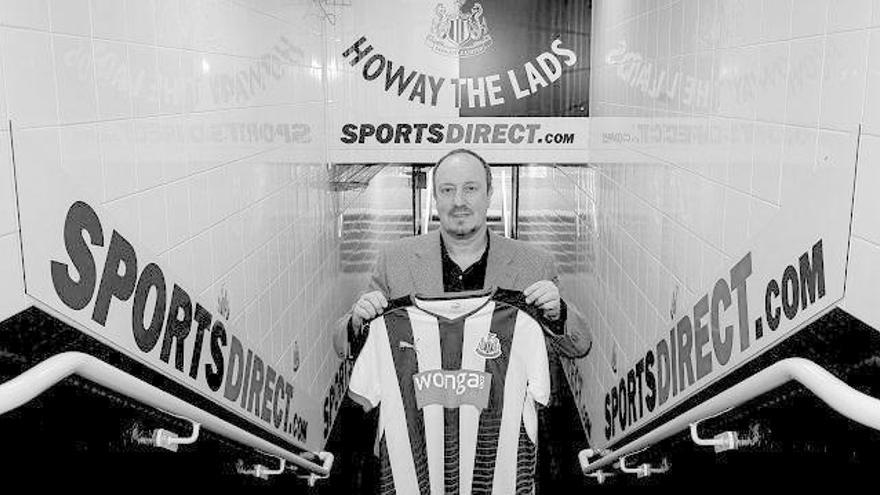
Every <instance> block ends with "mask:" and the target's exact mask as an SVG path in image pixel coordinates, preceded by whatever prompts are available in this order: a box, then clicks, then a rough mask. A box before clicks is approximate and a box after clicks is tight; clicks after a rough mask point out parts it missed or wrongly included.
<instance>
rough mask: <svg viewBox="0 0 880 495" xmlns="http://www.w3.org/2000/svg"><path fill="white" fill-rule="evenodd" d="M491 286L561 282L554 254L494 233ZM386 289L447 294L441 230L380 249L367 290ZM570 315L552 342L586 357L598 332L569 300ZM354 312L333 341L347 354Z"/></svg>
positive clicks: (388, 292)
mask: <svg viewBox="0 0 880 495" xmlns="http://www.w3.org/2000/svg"><path fill="white" fill-rule="evenodd" d="M486 265H487V266H486V281H485V283H484V286H485V287H492V286H494V287H500V288H503V289H511V290H523V289H525V288H526V287H528V286H530V285H532V284H533V283H535V282H537V281H539V280H551V281H553V282H554V283H558V278H559V277H558V275H557V273H556V264H555V263H554V260H553V256H552V255H551V254H550V253H548V252H546V251H544V250H542V249H540V248H538V247H536V246H533V245H531V244H528V243H526V242H523V241H516V240H513V239H508V238H506V237H501V236H498V235H495V234H493V233H491V232H490V233H489V258H488V260H487V264H486ZM374 290H378V291H382V293H383V294H385V296H386V297H387V298H389V299H396V298H398V297H402V296H406V295H408V294H423V295H439V294H442V293H443V268H442V261H441V255H440V232H439V231H437V230H435V231H432V232H429V233H427V234H424V235H420V236H415V237H408V238H404V239H400V240H398V241H395V242H393V243H390V244H388V245H387V246H386V247H385V248H384V249H383V250H381V251H380V253H379V258H378V260H377V262H376V266H375V268H374V269H373V274H372V278H371V280H370V286H369V288H368V289H367V290H366V292H370V291H374ZM566 307H567V318H566V321H565V331H564V333H563V334H562V335H555V334H552V333H545V336H546V337H547V342H548V343H549V344H550V345H551V346H552V347H553V348H555V349H556V350H557V351H558V352H559V353H560V354H561V355H563V356H566V357H582V356H585V355H587V353H588V352H590V347H591V345H592V336H591V334H590V329H589V327H588V326H587V322H586V320H585V319H584V317H583V315H582V314H581V313H580V311H578V310H577V308H575V307H574V306H573V305H572V304H569V303H568V302H566ZM350 318H351V313H348V314H346V315H345V316H343V317H342V318H340V319H339V320H338V321H337V323H336V331H335V334H334V336H333V345H334V348H335V349H336V352H337V354H339V355H340V357H344V356H345V355H346V353H347V352H348V350H347V347H348V345H347V337H348V321H349V319H350Z"/></svg>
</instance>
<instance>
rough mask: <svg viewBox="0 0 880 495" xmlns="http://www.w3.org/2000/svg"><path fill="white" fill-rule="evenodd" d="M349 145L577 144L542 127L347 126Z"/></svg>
mask: <svg viewBox="0 0 880 495" xmlns="http://www.w3.org/2000/svg"><path fill="white" fill-rule="evenodd" d="M340 141H342V142H343V143H345V144H355V143H357V144H364V143H371V142H377V143H380V144H388V143H394V144H421V143H431V144H439V143H446V144H532V143H547V144H574V142H575V133H573V132H549V133H548V132H541V124H508V123H497V124H486V123H479V124H478V123H470V124H437V123H435V124H424V123H422V124H402V123H399V124H387V123H385V124H345V125H343V126H342V137H340Z"/></svg>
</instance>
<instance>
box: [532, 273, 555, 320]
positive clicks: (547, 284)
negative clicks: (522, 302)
mask: <svg viewBox="0 0 880 495" xmlns="http://www.w3.org/2000/svg"><path fill="white" fill-rule="evenodd" d="M523 295H525V296H526V304H531V305H534V306H536V307H538V308H540V309H542V310H543V311H544V318H547V319H548V320H550V321H556V320H558V319H559V316H560V311H561V308H560V306H561V300H562V299H561V298H560V297H559V288H558V287H556V284H554V283H553V282H551V281H549V280H539V281H537V282H535V283H534V284H532V285H530V286H528V287H526V289H525V290H524V291H523Z"/></svg>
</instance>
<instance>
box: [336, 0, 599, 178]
mask: <svg viewBox="0 0 880 495" xmlns="http://www.w3.org/2000/svg"><path fill="white" fill-rule="evenodd" d="M575 3H580V2H575ZM340 15H341V16H343V17H345V16H351V17H350V18H349V19H348V21H349V22H344V23H343V25H353V26H356V27H355V28H353V29H352V30H351V31H350V32H349V34H344V35H340V37H339V38H338V39H339V41H338V42H337V44H334V45H333V46H331V48H330V50H332V51H333V55H335V57H336V60H335V64H334V65H333V66H331V70H330V71H329V74H328V76H329V77H328V80H329V83H330V90H331V93H332V94H333V95H334V96H335V97H334V101H333V103H334V104H333V105H331V106H330V108H331V126H332V127H331V136H330V154H331V157H330V158H331V160H332V161H352V160H355V161H407V160H412V161H434V160H436V158H437V157H438V156H439V154H441V153H443V152H444V151H445V150H448V149H451V148H454V147H468V148H471V149H476V150H479V151H481V152H489V153H490V154H491V155H492V156H491V157H487V158H489V159H490V160H492V161H495V162H522V161H548V162H559V161H580V162H582V161H584V160H585V159H586V157H585V156H584V153H586V149H587V145H588V139H587V138H588V136H587V130H588V123H587V122H588V120H587V118H586V116H587V109H588V107H589V102H588V90H589V76H588V75H589V34H590V33H589V26H590V12H589V7H588V5H569V4H568V3H565V2H546V1H540V0H514V1H502V0H482V1H479V2H473V1H462V0H456V1H439V2H438V1H420V2H405V1H402V0H397V1H388V2H380V3H375V2H374V3H368V4H359V5H353V6H351V7H348V8H346V9H343V10H342V11H341V13H340ZM351 19H356V20H357V22H351ZM414 40H415V41H414ZM563 117H564V118H563ZM334 134H335V136H334Z"/></svg>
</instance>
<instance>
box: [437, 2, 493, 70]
mask: <svg viewBox="0 0 880 495" xmlns="http://www.w3.org/2000/svg"><path fill="white" fill-rule="evenodd" d="M465 2H466V0H454V4H455V6H454V7H453V11H452V12H450V11H449V10H448V9H447V7H446V5H444V4H443V3H438V4H437V6H436V7H434V19H432V20H431V31H430V33H428V37H427V38H426V39H425V43H426V44H427V45H428V46H430V47H431V49H432V50H434V51H435V52H437V53H439V54H441V55H447V56H450V57H473V56H475V55H479V54H481V53H483V52H485V51H486V50H487V49H488V48H489V47H490V46H491V45H492V36H491V35H490V34H489V26H488V25H487V24H486V19H485V18H484V17H483V6H482V5H480V3H479V2H474V5H473V7H471V10H470V11H469V12H463V11H462V10H461V8H462V6H464V4H465Z"/></svg>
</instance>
